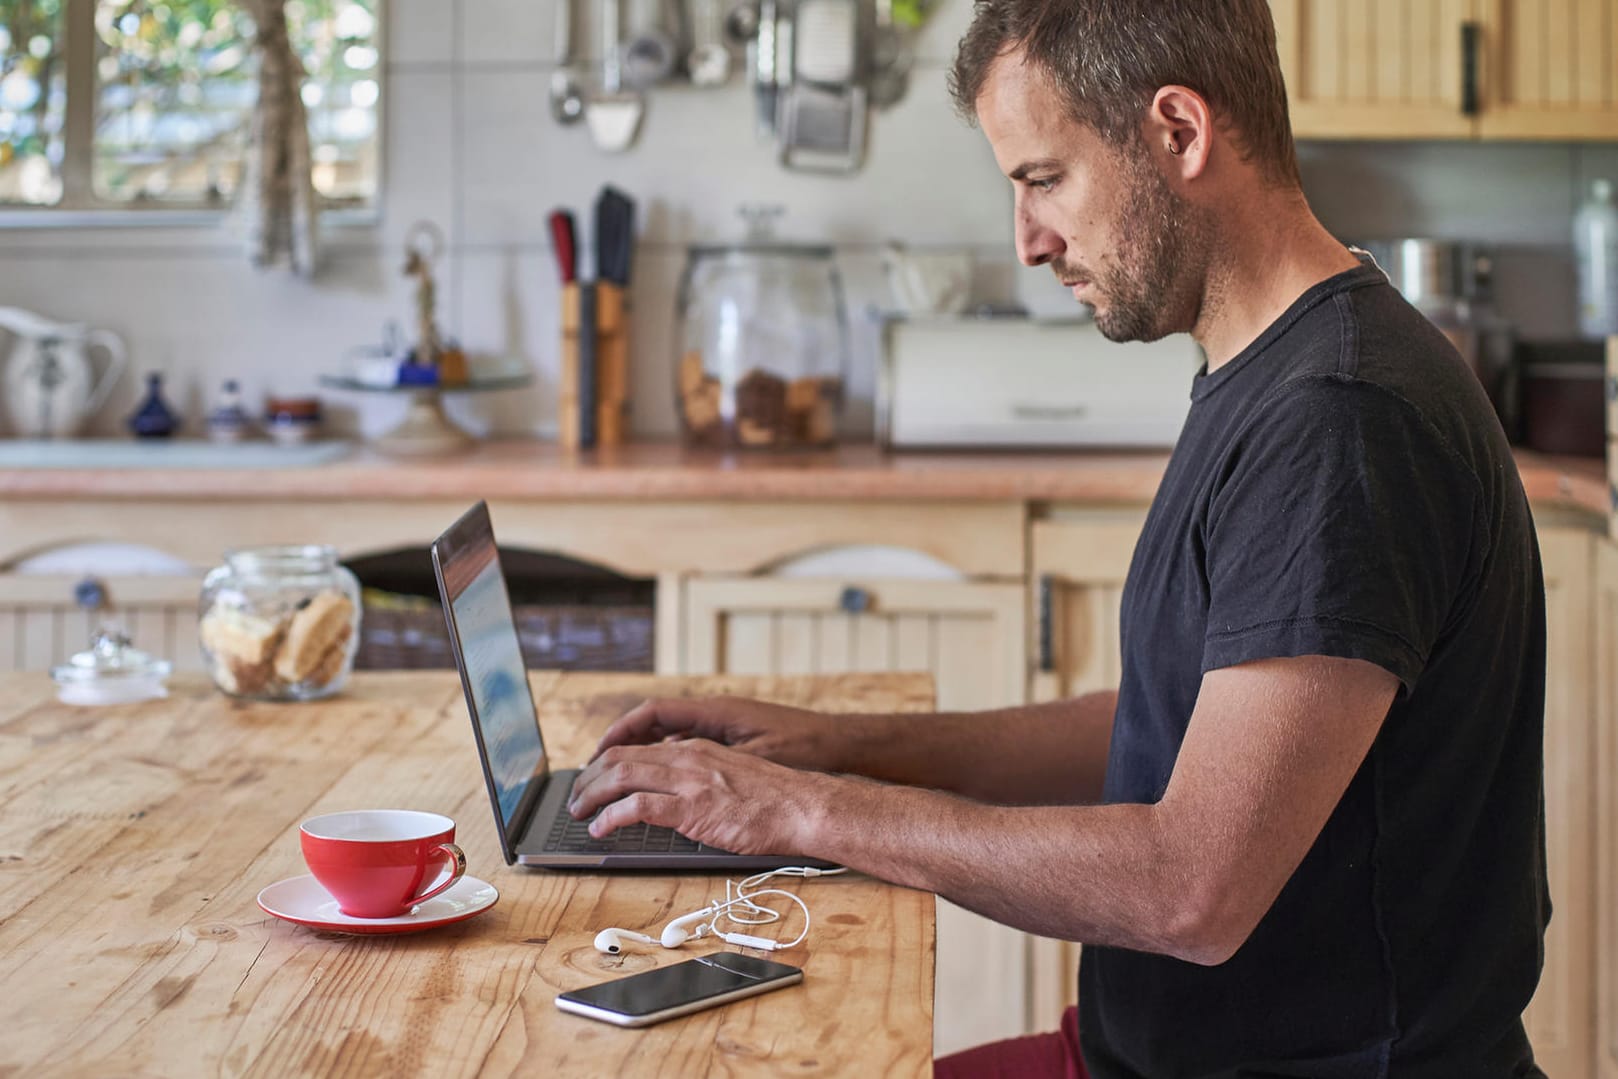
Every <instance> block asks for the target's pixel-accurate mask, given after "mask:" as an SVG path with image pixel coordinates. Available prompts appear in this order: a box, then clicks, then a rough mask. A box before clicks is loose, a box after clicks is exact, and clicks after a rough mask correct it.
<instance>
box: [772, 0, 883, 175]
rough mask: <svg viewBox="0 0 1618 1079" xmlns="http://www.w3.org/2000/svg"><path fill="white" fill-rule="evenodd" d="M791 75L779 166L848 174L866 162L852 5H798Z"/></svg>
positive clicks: (838, 0)
mask: <svg viewBox="0 0 1618 1079" xmlns="http://www.w3.org/2000/svg"><path fill="white" fill-rule="evenodd" d="M791 45H792V47H791V49H790V55H791V58H792V60H791V74H790V79H789V80H785V81H787V82H788V83H789V85H787V86H785V88H784V89H783V91H782V97H781V100H780V102H779V109H780V113H779V119H778V124H779V128H780V138H781V163H782V164H783V165H785V166H787V167H788V168H792V169H802V170H806V171H822V172H852V171H853V170H855V169H857V168H859V167H860V164H861V162H862V161H863V160H864V157H865V119H866V105H867V99H868V93H867V91H866V88H865V87H864V86H862V85H860V84H859V83H858V82H857V81H856V80H857V78H858V75H859V5H858V3H857V2H856V0H799V3H798V6H797V9H796V11H795V14H794V18H793V22H792V42H791Z"/></svg>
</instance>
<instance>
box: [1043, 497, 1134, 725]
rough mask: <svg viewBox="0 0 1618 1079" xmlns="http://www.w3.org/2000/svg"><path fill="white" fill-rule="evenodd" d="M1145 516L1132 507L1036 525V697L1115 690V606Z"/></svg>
mask: <svg viewBox="0 0 1618 1079" xmlns="http://www.w3.org/2000/svg"><path fill="white" fill-rule="evenodd" d="M1144 521H1145V518H1144V516H1143V515H1142V514H1141V513H1139V512H1137V511H1133V510H1131V511H1123V512H1120V513H1116V514H1114V513H1101V512H1098V513H1094V514H1086V515H1084V516H1083V517H1080V518H1076V519H1059V520H1047V521H1036V522H1035V523H1034V524H1033V526H1032V529H1031V547H1030V551H1031V560H1030V579H1031V582H1032V588H1033V595H1032V596H1031V602H1032V605H1033V610H1034V612H1035V617H1034V623H1033V634H1034V640H1033V641H1032V642H1031V645H1032V649H1033V655H1034V675H1033V679H1032V682H1031V683H1030V686H1029V696H1030V698H1031V699H1032V700H1034V701H1055V700H1062V699H1064V698H1067V697H1076V696H1078V695H1079V694H1081V693H1089V692H1091V691H1092V690H1098V689H1114V688H1116V687H1117V685H1118V676H1119V673H1120V672H1119V667H1120V664H1121V657H1120V654H1119V644H1118V605H1119V603H1120V602H1121V600H1122V599H1123V593H1124V578H1125V577H1126V576H1127V575H1128V573H1129V560H1130V558H1132V557H1133V556H1134V553H1135V540H1136V538H1138V537H1139V536H1140V530H1141V525H1142V524H1143V523H1144Z"/></svg>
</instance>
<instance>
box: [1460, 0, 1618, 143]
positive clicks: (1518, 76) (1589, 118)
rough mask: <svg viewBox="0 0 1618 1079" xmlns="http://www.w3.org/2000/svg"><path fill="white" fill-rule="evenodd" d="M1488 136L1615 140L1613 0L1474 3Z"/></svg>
mask: <svg viewBox="0 0 1618 1079" xmlns="http://www.w3.org/2000/svg"><path fill="white" fill-rule="evenodd" d="M1476 2H1477V3H1479V4H1481V6H1482V9H1483V10H1482V16H1483V34H1484V40H1483V44H1482V72H1481V79H1482V86H1483V109H1482V111H1481V112H1480V113H1479V114H1478V134H1479V135H1480V136H1481V137H1483V138H1486V139H1563V140H1573V139H1580V140H1582V139H1591V140H1605V139H1614V138H1618V68H1615V67H1614V63H1613V61H1614V58H1615V57H1618V24H1615V23H1614V19H1615V17H1618V0H1476Z"/></svg>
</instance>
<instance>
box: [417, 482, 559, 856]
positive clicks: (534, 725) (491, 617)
mask: <svg viewBox="0 0 1618 1079" xmlns="http://www.w3.org/2000/svg"><path fill="white" fill-rule="evenodd" d="M433 558H434V562H435V564H436V565H437V568H438V573H439V585H440V588H441V590H442V592H443V596H444V601H445V603H446V604H448V605H449V607H450V611H451V618H450V619H449V624H450V632H451V633H452V634H453V635H454V636H455V638H456V646H457V652H458V653H459V656H460V661H461V664H462V666H463V670H462V675H463V680H464V683H465V686H466V692H467V696H468V697H469V698H470V699H469V701H468V702H467V703H468V704H470V705H471V709H472V720H473V722H474V723H476V724H477V726H478V732H479V737H480V740H481V741H482V743H483V751H484V756H485V760H486V762H487V767H488V778H489V786H490V795H491V796H492V798H493V799H494V801H495V802H496V804H497V805H498V807H499V812H500V820H501V824H502V825H503V829H502V830H503V831H504V832H505V833H507V834H509V833H510V832H511V830H512V828H513V824H514V822H515V820H516V817H517V815H518V812H519V810H520V809H521V808H522V806H523V800H524V796H525V795H526V794H527V793H528V787H529V785H530V783H531V782H532V780H533V779H534V778H535V777H536V776H543V775H544V774H545V746H544V744H543V743H542V742H541V741H540V737H539V723H538V721H537V718H536V715H535V711H534V697H533V694H532V693H531V692H530V690H529V687H528V673H527V669H526V668H525V667H524V666H523V658H522V649H521V647H520V646H519V645H518V643H517V624H516V621H515V619H513V617H512V614H511V598H510V596H509V595H508V594H507V592H506V578H505V575H504V574H503V573H502V572H501V570H500V555H499V552H498V551H497V550H496V549H495V545H494V532H493V530H492V528H491V527H490V525H489V516H488V510H487V509H486V508H485V507H484V506H483V505H482V504H481V503H480V504H479V505H478V506H477V507H475V508H474V509H473V510H472V511H471V512H470V513H468V514H467V515H466V516H465V517H463V518H462V519H461V521H459V522H457V523H456V525H455V527H454V528H451V529H450V530H449V531H448V532H446V533H445V534H444V535H443V536H442V537H440V538H439V541H438V543H436V544H434V545H433Z"/></svg>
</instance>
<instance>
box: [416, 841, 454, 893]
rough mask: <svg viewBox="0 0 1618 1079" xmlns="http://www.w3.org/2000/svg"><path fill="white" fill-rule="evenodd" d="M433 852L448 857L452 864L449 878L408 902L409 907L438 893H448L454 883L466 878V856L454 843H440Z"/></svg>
mask: <svg viewBox="0 0 1618 1079" xmlns="http://www.w3.org/2000/svg"><path fill="white" fill-rule="evenodd" d="M433 850H434V851H435V852H437V851H443V852H444V853H445V854H447V855H449V858H450V861H451V863H452V868H451V869H450V874H449V878H448V879H447V880H445V881H444V882H443V883H442V884H439V885H438V886H437V887H435V888H430V889H428V890H427V891H425V892H422V893H421V894H419V895H417V896H416V897H415V898H414V899H412V900H411V901H410V902H411V905H415V904H416V903H421V902H424V901H426V900H428V899H431V898H432V897H433V896H435V895H438V894H439V893H440V892H445V891H448V890H449V889H450V888H452V887H454V885H455V882H456V881H458V880H460V879H461V878H462V877H464V876H466V855H465V854H463V853H462V852H461V848H460V847H457V846H456V845H455V844H454V843H440V844H438V846H436V847H434V848H433Z"/></svg>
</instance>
